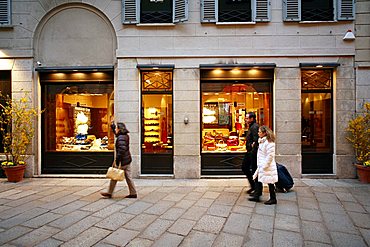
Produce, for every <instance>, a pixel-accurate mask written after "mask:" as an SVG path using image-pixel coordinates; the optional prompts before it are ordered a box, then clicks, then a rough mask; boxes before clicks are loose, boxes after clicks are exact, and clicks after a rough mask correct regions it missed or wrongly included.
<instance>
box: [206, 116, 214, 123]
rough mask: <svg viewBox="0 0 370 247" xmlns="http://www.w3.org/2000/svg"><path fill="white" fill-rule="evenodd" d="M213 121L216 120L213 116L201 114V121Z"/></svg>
mask: <svg viewBox="0 0 370 247" xmlns="http://www.w3.org/2000/svg"><path fill="white" fill-rule="evenodd" d="M214 121H216V117H215V116H203V123H206V124H209V123H213V122H214Z"/></svg>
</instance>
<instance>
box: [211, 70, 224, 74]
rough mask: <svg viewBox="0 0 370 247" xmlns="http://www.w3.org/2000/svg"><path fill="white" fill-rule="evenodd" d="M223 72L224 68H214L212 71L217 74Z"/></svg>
mask: <svg viewBox="0 0 370 247" xmlns="http://www.w3.org/2000/svg"><path fill="white" fill-rule="evenodd" d="M222 72H223V70H222V69H214V70H213V71H212V73H214V74H217V75H219V74H222Z"/></svg>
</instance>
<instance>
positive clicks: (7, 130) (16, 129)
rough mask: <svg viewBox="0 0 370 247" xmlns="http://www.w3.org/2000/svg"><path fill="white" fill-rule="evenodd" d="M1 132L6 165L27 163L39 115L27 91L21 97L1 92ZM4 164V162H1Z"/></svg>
mask: <svg viewBox="0 0 370 247" xmlns="http://www.w3.org/2000/svg"><path fill="white" fill-rule="evenodd" d="M0 98H1V101H0V102H1V103H0V133H1V135H2V136H3V144H4V152H5V155H6V160H7V161H6V163H4V162H3V163H4V165H5V166H11V165H18V164H25V162H24V160H25V156H26V155H27V153H28V151H29V148H30V147H31V144H32V139H33V136H34V134H35V127H34V124H35V119H36V116H38V115H39V113H38V111H37V109H36V108H33V107H31V100H30V98H29V97H28V95H27V93H25V94H24V96H23V97H21V98H20V99H12V98H10V97H9V96H8V95H6V96H4V95H2V94H0ZM1 165H3V164H1Z"/></svg>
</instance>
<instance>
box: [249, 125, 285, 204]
mask: <svg viewBox="0 0 370 247" xmlns="http://www.w3.org/2000/svg"><path fill="white" fill-rule="evenodd" d="M258 136H259V139H258V143H259V146H258V152H257V170H256V172H255V173H254V175H253V178H254V179H255V181H256V190H255V193H254V194H253V195H251V196H252V198H249V200H250V201H255V202H259V201H260V196H261V195H262V189H263V185H262V184H268V186H269V192H270V199H269V200H268V201H266V202H265V204H266V205H272V204H276V203H277V200H276V194H275V183H276V182H277V181H278V173H277V167H276V162H275V135H274V133H273V132H272V130H271V129H270V128H269V127H267V126H261V127H260V128H259V130H258Z"/></svg>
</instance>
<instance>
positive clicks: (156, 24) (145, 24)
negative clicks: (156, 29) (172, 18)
mask: <svg viewBox="0 0 370 247" xmlns="http://www.w3.org/2000/svg"><path fill="white" fill-rule="evenodd" d="M136 26H138V27H151V26H162V27H163V26H165V27H166V26H168V27H173V26H176V24H174V23H139V24H136Z"/></svg>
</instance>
